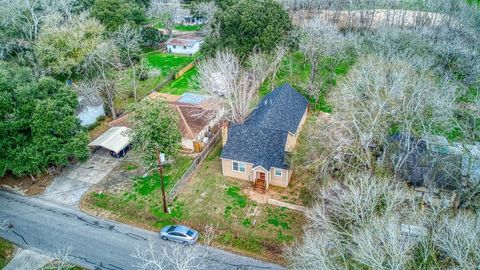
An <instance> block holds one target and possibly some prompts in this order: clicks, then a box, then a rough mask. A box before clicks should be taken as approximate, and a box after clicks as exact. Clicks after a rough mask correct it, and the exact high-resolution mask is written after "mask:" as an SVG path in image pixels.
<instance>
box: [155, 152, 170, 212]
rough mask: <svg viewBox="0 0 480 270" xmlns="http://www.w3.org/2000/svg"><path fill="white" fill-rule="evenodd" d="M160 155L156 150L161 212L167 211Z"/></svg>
mask: <svg viewBox="0 0 480 270" xmlns="http://www.w3.org/2000/svg"><path fill="white" fill-rule="evenodd" d="M161 155H162V153H161V152H157V165H158V173H159V174H160V184H161V187H162V202H163V212H164V213H168V208H167V196H166V195H165V180H164V178H163V165H162V158H161Z"/></svg>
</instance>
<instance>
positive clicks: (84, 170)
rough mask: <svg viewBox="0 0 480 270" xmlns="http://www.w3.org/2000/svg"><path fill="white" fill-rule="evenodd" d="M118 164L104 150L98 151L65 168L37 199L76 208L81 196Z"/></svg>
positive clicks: (116, 160)
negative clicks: (84, 160)
mask: <svg viewBox="0 0 480 270" xmlns="http://www.w3.org/2000/svg"><path fill="white" fill-rule="evenodd" d="M117 164H118V159H116V158H114V157H112V156H110V154H109V153H108V151H106V150H103V149H101V150H98V151H97V152H96V153H95V154H94V155H93V156H92V157H91V158H90V159H89V160H87V161H86V162H84V163H80V164H76V165H73V166H69V167H67V168H65V169H64V170H63V171H62V173H61V174H60V175H59V176H57V177H55V179H54V180H53V182H52V184H51V185H50V186H49V187H47V189H45V191H44V192H43V193H42V194H40V195H38V196H37V197H38V198H41V199H44V200H48V201H52V202H55V203H61V204H64V205H68V206H75V207H76V206H77V205H78V203H79V202H80V199H81V198H82V196H83V194H84V193H85V192H86V191H88V189H89V188H90V187H91V186H92V185H94V184H96V183H98V182H99V181H100V180H102V179H103V178H104V177H105V176H106V175H107V174H108V173H110V171H111V170H112V169H113V168H115V166H116V165H117Z"/></svg>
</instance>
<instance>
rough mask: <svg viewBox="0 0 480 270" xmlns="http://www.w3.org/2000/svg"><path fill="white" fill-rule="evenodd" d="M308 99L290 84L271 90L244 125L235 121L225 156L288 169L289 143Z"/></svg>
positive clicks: (229, 131) (255, 164)
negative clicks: (289, 134)
mask: <svg viewBox="0 0 480 270" xmlns="http://www.w3.org/2000/svg"><path fill="white" fill-rule="evenodd" d="M307 106H308V101H307V99H306V98H305V97H303V96H302V95H301V94H300V93H298V92H297V91H296V90H295V89H293V88H292V87H291V86H290V85H289V84H284V85H282V86H280V87H278V88H276V89H275V90H273V91H272V92H271V93H269V94H267V95H266V96H265V97H264V98H263V99H262V100H261V101H260V103H259V105H258V106H257V107H256V108H255V110H254V111H253V112H252V114H251V116H250V117H249V119H248V120H247V121H246V122H245V124H243V125H239V124H233V123H232V124H231V125H230V127H229V128H228V140H227V143H226V144H225V146H224V147H223V151H222V155H221V157H222V158H225V159H232V160H238V161H244V162H249V163H253V164H254V167H255V166H262V167H264V168H265V169H267V170H269V169H270V168H271V167H275V168H282V169H287V168H288V165H287V163H286V161H285V155H286V153H285V144H286V142H287V137H288V132H291V133H293V134H295V132H296V131H297V128H298V126H299V124H300V121H301V119H302V117H303V114H304V113H305V110H306V109H307Z"/></svg>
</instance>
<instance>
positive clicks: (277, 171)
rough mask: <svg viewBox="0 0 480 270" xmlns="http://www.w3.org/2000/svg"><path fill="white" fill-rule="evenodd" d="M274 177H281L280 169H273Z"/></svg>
mask: <svg viewBox="0 0 480 270" xmlns="http://www.w3.org/2000/svg"><path fill="white" fill-rule="evenodd" d="M275 176H282V169H277V168H275Z"/></svg>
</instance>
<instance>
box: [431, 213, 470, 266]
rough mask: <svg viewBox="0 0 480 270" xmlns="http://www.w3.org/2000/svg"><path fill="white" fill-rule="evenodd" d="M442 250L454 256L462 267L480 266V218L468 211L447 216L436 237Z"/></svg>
mask: <svg viewBox="0 0 480 270" xmlns="http://www.w3.org/2000/svg"><path fill="white" fill-rule="evenodd" d="M436 243H437V244H438V246H439V247H440V249H441V251H442V252H444V253H445V254H446V255H447V256H449V257H451V258H453V260H454V261H455V263H456V265H457V266H458V267H459V268H460V269H474V268H477V267H478V266H480V219H479V217H478V216H476V215H473V214H470V213H468V212H460V213H459V214H458V215H457V216H454V217H446V218H444V219H443V222H442V223H441V230H440V231H439V233H438V236H437V237H436Z"/></svg>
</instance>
